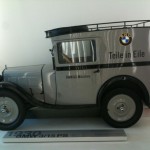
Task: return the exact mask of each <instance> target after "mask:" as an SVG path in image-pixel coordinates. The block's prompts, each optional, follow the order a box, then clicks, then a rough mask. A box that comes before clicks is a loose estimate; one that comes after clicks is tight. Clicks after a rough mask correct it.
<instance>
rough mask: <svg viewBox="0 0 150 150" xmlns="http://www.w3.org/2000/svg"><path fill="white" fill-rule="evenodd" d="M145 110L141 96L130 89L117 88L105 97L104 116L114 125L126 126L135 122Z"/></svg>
mask: <svg viewBox="0 0 150 150" xmlns="http://www.w3.org/2000/svg"><path fill="white" fill-rule="evenodd" d="M142 112H143V103H142V101H141V99H140V97H139V96H138V95H137V94H136V93H135V92H134V91H130V90H128V89H115V90H113V91H111V92H109V93H108V95H107V96H106V97H105V98H104V99H103V103H102V116H103V118H104V120H105V121H106V122H107V123H108V124H110V125H111V126H113V127H116V128H126V127H130V126H132V125H133V124H135V123H136V122H137V121H138V120H139V119H140V117H141V115H142Z"/></svg>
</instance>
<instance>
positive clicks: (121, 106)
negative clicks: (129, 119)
mask: <svg viewBox="0 0 150 150" xmlns="http://www.w3.org/2000/svg"><path fill="white" fill-rule="evenodd" d="M116 111H118V112H119V113H124V112H126V111H127V106H126V104H125V103H119V104H117V106H116Z"/></svg>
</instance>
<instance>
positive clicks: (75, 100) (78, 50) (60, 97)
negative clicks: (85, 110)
mask: <svg viewBox="0 0 150 150" xmlns="http://www.w3.org/2000/svg"><path fill="white" fill-rule="evenodd" d="M97 41H98V39H96V38H92V39H76V40H71V41H69V40H68V41H60V42H57V50H56V51H55V52H56V53H55V55H56V84H57V101H56V104H60V105H84V104H95V103H96V97H97V93H98V89H99V85H100V84H101V78H100V71H99V64H98V62H99V59H98V56H97V53H98V52H97V51H98V44H97V43H98V42H97Z"/></svg>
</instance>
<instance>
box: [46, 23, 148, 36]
mask: <svg viewBox="0 0 150 150" xmlns="http://www.w3.org/2000/svg"><path fill="white" fill-rule="evenodd" d="M149 26H150V20H133V21H119V22H107V23H97V24H87V25H80V26H71V27H63V28H56V29H53V30H48V31H45V32H46V38H50V37H54V36H59V35H64V34H72V33H79V32H91V31H101V30H112V29H122V28H140V27H142V28H143V27H149Z"/></svg>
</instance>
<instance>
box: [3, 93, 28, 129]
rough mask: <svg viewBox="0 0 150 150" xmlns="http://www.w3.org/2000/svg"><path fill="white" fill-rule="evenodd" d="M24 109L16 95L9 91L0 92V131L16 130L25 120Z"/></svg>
mask: <svg viewBox="0 0 150 150" xmlns="http://www.w3.org/2000/svg"><path fill="white" fill-rule="evenodd" d="M25 112H26V111H25V107H24V104H23V102H22V100H21V99H20V97H18V95H16V94H15V93H13V92H11V91H7V90H2V91H0V130H12V129H15V128H17V127H18V126H19V125H20V124H21V123H22V122H23V120H24V118H25Z"/></svg>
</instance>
